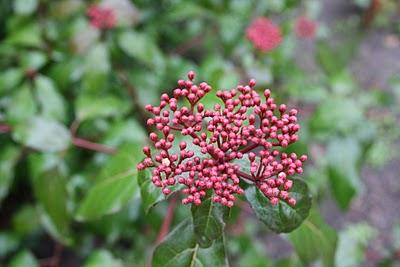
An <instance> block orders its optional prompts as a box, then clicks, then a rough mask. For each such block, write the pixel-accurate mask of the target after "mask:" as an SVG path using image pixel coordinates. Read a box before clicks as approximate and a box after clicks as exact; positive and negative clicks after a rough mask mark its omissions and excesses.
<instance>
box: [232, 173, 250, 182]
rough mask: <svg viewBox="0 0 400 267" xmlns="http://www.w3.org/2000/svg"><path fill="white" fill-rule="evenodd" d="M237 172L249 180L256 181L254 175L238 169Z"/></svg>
mask: <svg viewBox="0 0 400 267" xmlns="http://www.w3.org/2000/svg"><path fill="white" fill-rule="evenodd" d="M236 174H237V175H239V176H240V177H242V178H243V179H245V180H249V181H250V182H253V183H254V178H253V176H251V175H249V174H247V173H244V172H242V171H237V172H236Z"/></svg>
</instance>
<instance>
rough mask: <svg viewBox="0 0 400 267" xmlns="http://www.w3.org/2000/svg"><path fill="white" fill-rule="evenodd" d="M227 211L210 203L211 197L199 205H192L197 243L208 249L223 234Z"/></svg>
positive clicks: (218, 205) (225, 208)
mask: <svg viewBox="0 0 400 267" xmlns="http://www.w3.org/2000/svg"><path fill="white" fill-rule="evenodd" d="M228 214H229V209H228V208H227V207H225V206H222V205H221V204H218V203H215V202H213V201H212V196H209V197H208V198H206V199H204V200H203V202H202V203H201V205H199V206H196V205H192V217H193V227H194V232H195V235H196V240H197V243H198V244H199V245H200V246H201V247H209V246H211V245H212V243H213V241H214V240H216V239H219V238H220V237H221V236H222V235H223V233H224V227H225V222H224V219H225V218H226V217H227V216H228Z"/></svg>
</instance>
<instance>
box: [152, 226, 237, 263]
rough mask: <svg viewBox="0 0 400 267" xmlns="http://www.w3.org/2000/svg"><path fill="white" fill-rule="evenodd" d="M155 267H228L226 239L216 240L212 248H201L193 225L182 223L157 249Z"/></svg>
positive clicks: (154, 256)
mask: <svg viewBox="0 0 400 267" xmlns="http://www.w3.org/2000/svg"><path fill="white" fill-rule="evenodd" d="M152 266H153V267H176V266H182V267H183V266H185V267H186V266H188V267H206V266H213V267H227V266H229V264H228V259H227V258H226V254H225V248H224V238H223V236H220V238H219V239H217V240H214V241H213V243H212V244H211V246H210V247H208V248H201V246H200V245H199V243H197V242H196V236H195V233H194V228H193V223H192V220H191V219H186V220H185V221H183V222H182V223H180V224H179V225H178V226H177V227H176V228H175V229H174V230H173V231H172V232H171V233H170V234H169V235H168V236H167V237H166V238H165V239H164V240H163V241H162V242H161V243H160V244H159V245H158V246H157V248H156V249H155V251H154V254H153V265H152Z"/></svg>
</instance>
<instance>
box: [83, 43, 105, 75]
mask: <svg viewBox="0 0 400 267" xmlns="http://www.w3.org/2000/svg"><path fill="white" fill-rule="evenodd" d="M84 69H85V73H102V74H105V73H109V71H110V70H111V64H110V59H109V54H108V50H107V46H106V45H105V44H103V43H99V44H96V45H95V46H94V47H93V48H91V49H90V50H89V52H88V53H87V55H86V57H85V65H84Z"/></svg>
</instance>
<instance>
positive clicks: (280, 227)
mask: <svg viewBox="0 0 400 267" xmlns="http://www.w3.org/2000/svg"><path fill="white" fill-rule="evenodd" d="M245 194H246V199H247V201H248V202H249V203H250V205H251V207H252V208H253V210H254V212H255V214H256V216H257V218H258V219H259V220H261V221H262V222H263V223H265V225H266V226H267V227H268V228H270V229H271V230H272V231H274V232H277V233H287V232H291V231H293V230H294V229H296V228H297V227H299V226H300V225H301V223H302V222H303V221H304V220H305V219H306V218H307V216H308V214H309V211H310V208H311V194H310V193H309V191H308V187H307V185H306V183H305V182H304V181H302V180H300V179H297V178H294V179H293V188H292V189H291V190H290V195H291V196H292V197H294V198H295V199H296V201H297V203H296V205H295V206H294V207H292V206H290V205H289V204H287V203H286V202H284V201H280V202H279V204H278V205H276V206H273V205H272V204H271V202H270V201H269V199H268V198H267V197H266V196H265V195H264V194H263V193H262V192H261V191H260V190H259V189H258V188H256V187H255V186H254V185H252V186H249V187H248V188H247V189H246V190H245Z"/></svg>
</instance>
